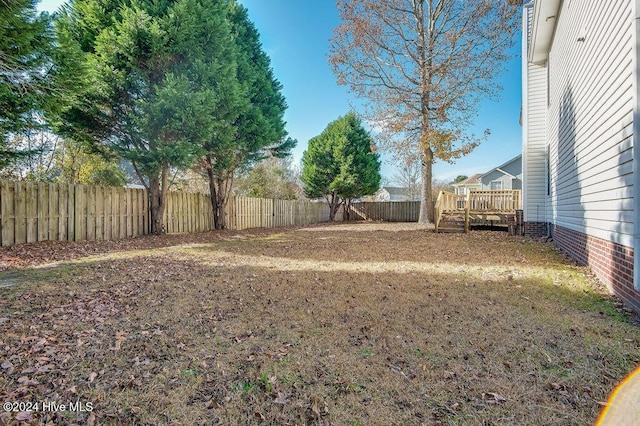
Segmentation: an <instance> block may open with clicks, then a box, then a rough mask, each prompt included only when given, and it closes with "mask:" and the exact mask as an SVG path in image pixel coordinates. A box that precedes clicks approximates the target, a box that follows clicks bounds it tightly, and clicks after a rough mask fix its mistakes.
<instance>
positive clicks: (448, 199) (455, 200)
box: [433, 191, 464, 232]
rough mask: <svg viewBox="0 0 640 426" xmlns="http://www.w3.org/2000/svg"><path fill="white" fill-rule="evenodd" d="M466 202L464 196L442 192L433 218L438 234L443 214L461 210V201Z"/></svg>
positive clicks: (439, 194) (437, 200)
mask: <svg viewBox="0 0 640 426" xmlns="http://www.w3.org/2000/svg"><path fill="white" fill-rule="evenodd" d="M460 199H463V200H464V195H456V194H454V193H453V192H449V191H440V192H439V193H438V198H437V199H436V205H435V208H434V209H433V216H434V219H435V226H436V232H438V226H439V225H440V218H441V216H442V213H443V212H445V211H451V210H460V203H459V200H460Z"/></svg>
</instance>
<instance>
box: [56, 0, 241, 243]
mask: <svg viewBox="0 0 640 426" xmlns="http://www.w3.org/2000/svg"><path fill="white" fill-rule="evenodd" d="M58 33H59V34H60V37H59V39H60V43H61V44H62V45H63V47H64V48H65V50H64V52H66V53H67V55H68V56H67V57H64V55H61V56H62V57H61V58H60V61H59V64H60V67H61V68H62V71H61V72H60V75H61V78H62V79H64V77H65V76H68V77H69V79H71V80H74V81H77V82H78V83H80V84H79V87H80V89H81V93H80V95H79V96H77V97H76V98H75V99H73V102H71V105H70V107H69V108H67V109H66V110H64V111H63V113H62V114H61V116H62V118H63V120H61V123H65V124H63V125H61V126H60V128H59V129H60V130H61V131H62V132H63V133H68V134H71V135H73V136H74V137H76V138H81V139H84V140H85V141H87V142H89V143H90V144H92V146H94V147H95V148H96V149H98V150H100V149H103V150H109V151H114V152H116V153H117V154H119V155H120V156H121V157H123V158H125V159H127V160H129V161H131V163H132V164H133V165H134V168H135V170H136V173H137V174H138V175H139V176H140V178H141V180H142V181H143V182H144V183H145V185H147V187H148V190H149V196H150V204H151V228H152V232H154V233H161V232H163V231H164V228H163V223H162V216H163V213H164V208H165V204H166V192H167V190H168V174H169V170H170V168H185V167H188V166H190V165H191V164H192V163H193V162H194V161H195V159H196V158H198V157H200V156H202V155H203V154H204V150H203V146H204V144H205V142H206V141H209V140H211V139H212V137H213V135H218V136H220V137H222V138H227V139H228V138H231V137H232V134H233V130H232V129H231V128H230V126H229V124H228V123H229V120H230V119H232V118H233V117H234V116H235V115H234V112H233V111H235V110H237V109H238V108H239V105H240V103H241V102H240V101H241V96H240V95H241V92H240V86H239V84H238V82H237V79H236V77H235V76H236V64H235V61H234V58H235V57H236V54H235V45H234V43H233V37H232V34H231V30H230V25H229V23H228V20H227V17H226V3H225V1H223V0H178V1H174V2H167V1H160V2H158V1H152V0H106V1H105V0H72V1H71V3H70V4H69V5H68V6H67V8H66V9H65V11H64V13H62V14H61V16H60V18H59V20H58ZM70 57H71V58H76V57H80V58H81V60H82V63H81V64H80V66H81V67H84V73H83V74H81V75H78V68H76V67H73V63H72V62H73V61H70V60H69V58H70Z"/></svg>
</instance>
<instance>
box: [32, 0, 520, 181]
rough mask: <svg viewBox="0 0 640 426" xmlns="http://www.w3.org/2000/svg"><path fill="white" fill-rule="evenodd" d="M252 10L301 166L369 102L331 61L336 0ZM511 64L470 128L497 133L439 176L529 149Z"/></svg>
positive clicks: (388, 168)
mask: <svg viewBox="0 0 640 426" xmlns="http://www.w3.org/2000/svg"><path fill="white" fill-rule="evenodd" d="M240 1H241V3H242V4H243V5H244V6H245V7H246V8H247V9H248V10H249V16H250V18H251V20H252V21H253V22H254V23H255V24H256V27H257V28H258V31H259V32H260V35H261V39H262V44H263V48H264V50H265V52H267V54H268V55H269V56H270V58H271V64H272V67H273V70H274V73H275V76H276V78H277V79H278V80H279V81H280V82H281V83H282V85H283V92H284V95H285V97H286V99H287V104H288V105H289V108H288V110H287V113H286V115H285V120H286V121H287V130H288V131H289V134H290V136H291V137H293V138H295V139H297V140H298V146H297V147H296V149H295V150H294V164H299V163H300V158H301V157H302V153H303V151H304V150H305V149H306V147H307V142H308V141H309V139H311V138H312V137H314V136H316V135H318V134H320V133H321V132H322V130H323V129H324V128H325V127H326V125H327V124H328V123H329V122H331V121H333V120H335V119H336V118H338V117H339V116H341V115H344V114H345V113H347V112H348V111H349V110H350V109H351V108H354V107H355V108H356V110H357V107H358V106H359V105H362V102H363V101H362V100H359V99H356V98H354V97H353V96H352V95H350V94H349V93H348V90H347V88H346V87H344V86H338V85H337V83H336V80H335V76H334V75H333V72H332V71H331V68H330V66H329V64H328V62H327V52H328V48H329V38H330V37H331V35H332V32H333V28H335V27H336V26H337V25H338V23H339V21H340V20H339V16H338V12H337V10H336V7H335V2H334V1H332V0H315V1H306V0H305V1H301V0H240ZM63 3H64V2H63V1H62V0H43V1H42V2H41V3H40V4H39V8H40V9H41V10H47V11H50V12H53V11H55V10H56V9H58V7H59V6H60V5H61V4H63ZM514 52H515V53H518V56H516V57H515V58H514V59H513V60H512V61H511V62H509V63H508V64H507V72H506V73H505V74H503V75H502V76H500V77H499V81H500V83H501V84H502V86H503V88H504V90H503V92H502V93H501V95H500V101H499V102H489V101H486V102H483V103H482V104H481V105H480V109H479V110H480V113H479V115H478V117H477V118H476V120H475V123H476V124H475V126H474V127H473V128H472V129H470V130H471V131H472V132H474V133H476V134H482V132H483V131H484V129H487V128H488V129H490V130H491V136H490V137H489V139H488V140H487V141H485V142H483V143H482V144H481V145H480V146H479V147H478V148H476V149H475V150H474V151H473V152H472V153H471V154H469V155H468V156H466V157H464V158H462V159H459V160H458V161H456V163H455V164H448V163H442V162H438V163H436V164H435V165H434V169H433V171H434V178H436V179H443V180H452V179H453V178H455V177H456V176H457V175H461V174H464V175H468V176H471V175H472V174H474V173H484V172H486V171H489V170H491V169H492V168H494V167H497V166H499V165H501V164H503V163H505V162H506V161H508V160H509V159H511V158H513V157H515V156H516V155H518V154H520V153H521V145H522V144H521V140H522V134H521V128H520V124H519V118H520V103H521V65H520V57H519V52H520V46H519V45H518V46H516V47H515V48H514ZM388 158H389V157H388V156H386V155H383V160H384V163H383V169H382V174H383V176H384V177H386V178H388V179H391V178H392V177H393V174H394V173H395V168H394V166H393V165H392V164H389V162H388Z"/></svg>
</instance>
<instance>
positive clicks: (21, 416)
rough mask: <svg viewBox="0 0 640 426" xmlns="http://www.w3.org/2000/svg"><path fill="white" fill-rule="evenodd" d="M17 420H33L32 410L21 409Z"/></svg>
mask: <svg viewBox="0 0 640 426" xmlns="http://www.w3.org/2000/svg"><path fill="white" fill-rule="evenodd" d="M16 420H18V421H19V422H24V421H26V420H31V412H30V411H21V412H19V413H18V414H16Z"/></svg>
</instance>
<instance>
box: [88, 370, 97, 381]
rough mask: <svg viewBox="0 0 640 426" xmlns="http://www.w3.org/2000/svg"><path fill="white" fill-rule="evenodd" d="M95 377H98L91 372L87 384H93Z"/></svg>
mask: <svg viewBox="0 0 640 426" xmlns="http://www.w3.org/2000/svg"><path fill="white" fill-rule="evenodd" d="M96 377H98V373H95V372H92V373H91V374H89V379H88V380H89V383H93V381H94V380H95V379H96Z"/></svg>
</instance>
